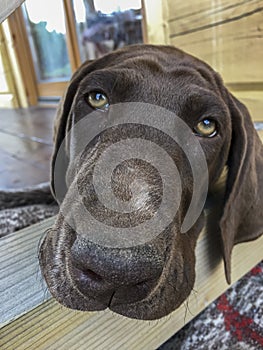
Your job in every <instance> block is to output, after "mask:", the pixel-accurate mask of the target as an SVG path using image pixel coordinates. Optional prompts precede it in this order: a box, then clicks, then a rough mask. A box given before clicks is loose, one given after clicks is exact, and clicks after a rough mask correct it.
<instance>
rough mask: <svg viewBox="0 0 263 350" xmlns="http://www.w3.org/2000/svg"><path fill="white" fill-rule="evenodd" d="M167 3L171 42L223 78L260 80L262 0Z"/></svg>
mask: <svg viewBox="0 0 263 350" xmlns="http://www.w3.org/2000/svg"><path fill="white" fill-rule="evenodd" d="M166 3H167V7H168V11H167V18H164V21H166V22H167V23H168V32H169V38H170V43H171V44H172V45H175V46H178V47H180V48H182V49H184V50H186V51H188V52H190V53H192V54H194V55H196V56H198V57H200V58H201V59H203V60H205V61H206V62H208V63H209V64H210V65H211V66H212V67H214V68H215V69H216V70H217V71H219V72H220V73H221V74H222V76H223V77H224V79H225V81H226V82H234V83H237V82H247V81H249V82H262V80H263V70H262V63H261V58H260V57H261V49H262V44H263V36H262V28H263V27H262V14H263V12H262V11H263V1H262V0H261V1H256V0H252V1H237V0H236V1H235V2H233V1H230V0H223V1H220V2H214V1H212V2H211V1H208V0H201V1H199V0H193V1H191V6H189V4H188V3H186V2H182V1H179V0H175V1H172V0H167V1H166Z"/></svg>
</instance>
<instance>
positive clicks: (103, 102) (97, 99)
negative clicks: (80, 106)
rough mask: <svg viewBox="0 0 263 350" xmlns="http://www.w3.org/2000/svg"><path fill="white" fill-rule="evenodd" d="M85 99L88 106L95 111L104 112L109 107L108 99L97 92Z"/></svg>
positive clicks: (91, 93)
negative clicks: (100, 110)
mask: <svg viewBox="0 0 263 350" xmlns="http://www.w3.org/2000/svg"><path fill="white" fill-rule="evenodd" d="M86 99H87V102H88V104H89V105H90V106H91V107H92V108H95V109H102V110H106V109H108V108H109V105H110V104H109V99H108V97H107V96H106V95H105V94H103V93H102V92H99V91H92V92H90V93H89V94H88V95H87V98H86Z"/></svg>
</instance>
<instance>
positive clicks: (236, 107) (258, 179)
mask: <svg viewBox="0 0 263 350" xmlns="http://www.w3.org/2000/svg"><path fill="white" fill-rule="evenodd" d="M227 95H228V106H229V110H230V113H231V120H232V140H231V146H230V152H229V158H228V179H227V184H226V197H225V206H224V212H223V215H222V218H221V221H220V229H221V237H222V242H223V254H224V262H225V273H226V279H227V281H228V283H230V275H231V266H230V264H231V252H232V249H233V246H234V245H235V244H237V243H240V242H246V241H250V240H253V239H255V238H257V237H259V236H260V235H261V234H262V233H263V146H262V142H261V140H260V138H259V136H258V134H257V132H256V130H255V128H254V125H253V122H252V120H251V117H250V115H249V112H248V110H247V108H246V107H245V106H244V105H243V104H242V103H241V102H240V101H238V100H237V99H236V98H235V97H234V96H233V95H231V94H230V93H228V94H227Z"/></svg>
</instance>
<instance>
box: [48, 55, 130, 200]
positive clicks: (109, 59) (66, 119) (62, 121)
mask: <svg viewBox="0 0 263 350" xmlns="http://www.w3.org/2000/svg"><path fill="white" fill-rule="evenodd" d="M121 52H122V54H120V50H119V51H118V52H116V51H114V52H112V53H109V54H107V55H104V56H103V57H102V58H100V59H98V60H94V61H86V62H84V63H83V64H82V65H81V66H80V67H79V68H78V70H77V71H76V72H75V73H74V74H73V76H72V79H71V81H70V83H69V87H68V89H67V91H66V92H65V94H64V96H63V97H62V99H61V101H60V104H59V107H58V110H57V115H56V120H55V128H54V137H53V141H54V149H53V154H52V160H51V192H52V194H53V196H54V198H56V200H57V201H58V202H61V201H62V200H63V198H64V196H65V194H66V192H67V186H66V172H67V168H68V165H69V157H68V154H67V150H66V149H65V150H60V156H59V157H58V158H57V154H58V151H59V149H60V146H61V144H62V142H63V140H64V138H65V137H66V134H67V132H68V131H69V130H70V128H71V123H72V106H73V104H74V98H75V95H76V92H77V90H78V87H79V84H80V82H81V81H82V79H83V78H85V77H86V76H87V74H89V73H90V72H92V71H94V70H96V69H102V68H105V67H107V66H110V65H111V64H112V63H115V64H116V63H118V62H122V61H123V58H124V57H129V56H132V55H133V52H130V51H129V50H126V49H125V48H124V49H122V50H121ZM58 162H59V164H58ZM55 164H56V171H59V176H58V178H59V181H60V183H59V190H60V193H59V195H58V194H56V193H55V192H56V191H55V181H54V168H55ZM56 178H57V177H56ZM58 197H59V198H58Z"/></svg>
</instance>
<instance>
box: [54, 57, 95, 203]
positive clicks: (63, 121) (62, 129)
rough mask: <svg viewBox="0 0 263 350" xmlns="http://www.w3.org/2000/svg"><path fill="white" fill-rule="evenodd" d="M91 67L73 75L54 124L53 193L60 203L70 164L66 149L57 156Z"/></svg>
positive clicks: (88, 66)
mask: <svg viewBox="0 0 263 350" xmlns="http://www.w3.org/2000/svg"><path fill="white" fill-rule="evenodd" d="M91 66H92V64H89V63H88V62H86V63H84V64H83V65H82V66H81V67H80V68H79V69H78V70H77V71H76V72H75V73H74V74H73V76H72V78H71V81H70V83H69V86H68V88H67V90H66V91H65V93H64V95H63V96H62V98H61V100H60V103H59V106H58V109H57V114H56V118H55V124H54V135H53V143H54V147H53V154H52V159H51V192H52V194H53V196H54V198H56V200H57V201H58V202H61V200H62V199H63V197H64V196H65V194H66V192H67V186H66V172H67V168H68V164H69V157H68V154H67V150H66V149H63V150H60V157H59V158H57V154H58V151H59V149H60V146H61V144H62V142H63V140H64V138H65V137H66V133H67V132H68V131H69V130H70V128H71V122H72V105H73V101H74V97H75V95H76V92H77V90H78V86H79V83H80V82H81V80H82V79H83V78H84V77H85V76H86V74H88V73H89V71H91V69H92V68H91ZM56 161H59V164H56ZM55 164H56V171H59V181H60V184H59V186H60V192H61V193H60V194H59V197H60V198H58V194H56V191H55V176H54V170H55Z"/></svg>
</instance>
